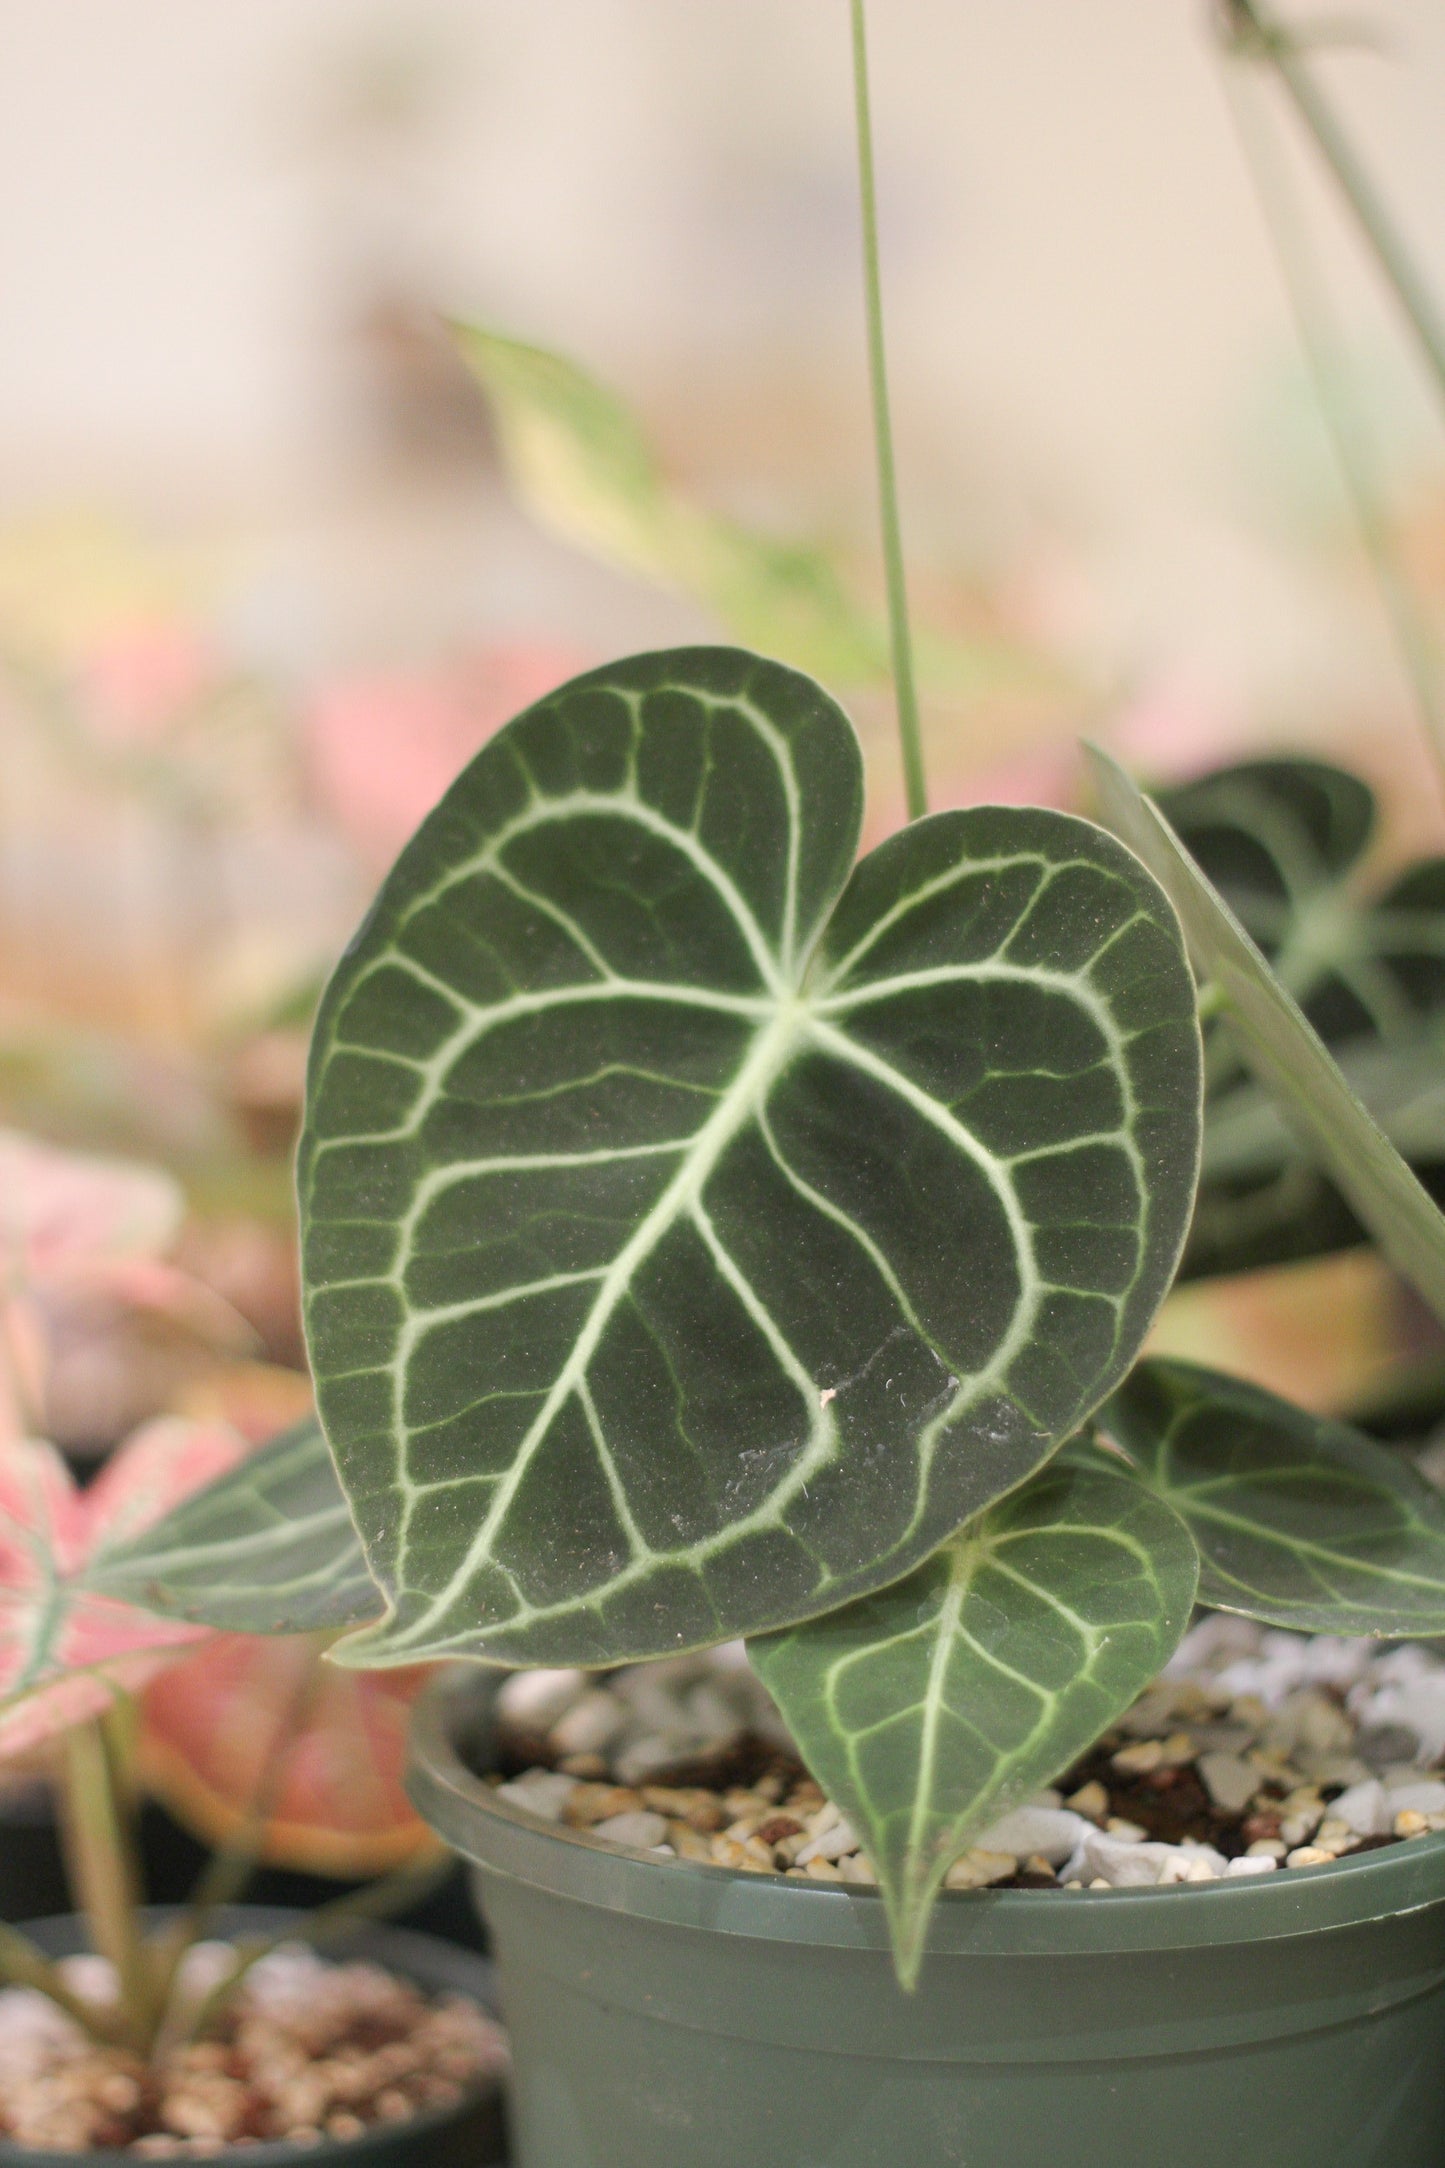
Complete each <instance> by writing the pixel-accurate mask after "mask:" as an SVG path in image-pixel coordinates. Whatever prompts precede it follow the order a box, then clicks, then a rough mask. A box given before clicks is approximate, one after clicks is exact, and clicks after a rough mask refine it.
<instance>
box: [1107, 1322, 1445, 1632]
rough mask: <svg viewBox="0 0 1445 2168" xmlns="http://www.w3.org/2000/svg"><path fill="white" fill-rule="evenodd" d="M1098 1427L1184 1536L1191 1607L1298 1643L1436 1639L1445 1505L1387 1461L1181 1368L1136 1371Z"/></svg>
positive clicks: (1237, 1386)
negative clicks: (1195, 1569)
mask: <svg viewBox="0 0 1445 2168" xmlns="http://www.w3.org/2000/svg"><path fill="white" fill-rule="evenodd" d="M1099 1420H1100V1427H1101V1429H1102V1431H1103V1433H1104V1435H1105V1436H1106V1437H1107V1438H1108V1439H1110V1440H1112V1441H1113V1443H1114V1445H1115V1446H1116V1447H1118V1448H1119V1449H1120V1450H1121V1451H1122V1452H1123V1453H1124V1454H1125V1456H1126V1457H1127V1459H1128V1462H1129V1464H1130V1466H1131V1467H1132V1468H1134V1469H1135V1470H1136V1471H1137V1472H1138V1474H1140V1475H1141V1476H1143V1477H1144V1479H1145V1480H1146V1481H1147V1482H1148V1483H1149V1484H1150V1486H1151V1488H1153V1489H1154V1490H1155V1491H1156V1492H1157V1494H1158V1495H1159V1496H1160V1497H1161V1498H1163V1499H1167V1501H1168V1502H1169V1504H1170V1505H1171V1506H1173V1508H1174V1509H1175V1511H1176V1512H1177V1513H1178V1514H1179V1516H1180V1518H1181V1520H1183V1521H1184V1522H1185V1524H1186V1525H1187V1527H1188V1528H1189V1530H1190V1533H1191V1534H1192V1535H1193V1537H1194V1540H1195V1542H1196V1543H1197V1544H1198V1546H1199V1552H1200V1557H1201V1560H1202V1565H1201V1569H1200V1580H1199V1597H1200V1601H1201V1602H1202V1603H1208V1604H1212V1605H1214V1606H1215V1608H1216V1609H1218V1610H1221V1611H1242V1612H1244V1613H1245V1614H1246V1616H1247V1617H1249V1618H1257V1619H1264V1620H1266V1621H1267V1622H1268V1623H1269V1624H1271V1625H1275V1626H1290V1627H1293V1628H1294V1629H1295V1630H1296V1631H1297V1632H1299V1633H1329V1634H1381V1635H1394V1634H1400V1635H1404V1634H1445V1503H1442V1501H1441V1499H1440V1497H1439V1496H1438V1494H1437V1493H1436V1492H1435V1491H1433V1490H1431V1489H1430V1488H1429V1487H1428V1485H1427V1484H1425V1483H1424V1482H1422V1481H1421V1479H1420V1477H1419V1476H1417V1475H1416V1473H1415V1471H1414V1470H1413V1468H1411V1467H1410V1466H1409V1464H1408V1463H1407V1462H1406V1461H1405V1460H1404V1459H1403V1457H1402V1456H1401V1455H1400V1454H1398V1453H1393V1452H1391V1451H1390V1450H1389V1449H1388V1448H1387V1447H1385V1446H1382V1445H1377V1444H1375V1442H1374V1440H1373V1439H1371V1438H1366V1437H1364V1436H1362V1435H1361V1433H1360V1432H1359V1431H1357V1430H1352V1429H1350V1428H1349V1427H1348V1426H1347V1425H1346V1424H1344V1423H1335V1422H1329V1421H1326V1420H1325V1419H1323V1418H1322V1417H1320V1416H1315V1415H1307V1414H1306V1413H1305V1412H1304V1410H1303V1409H1302V1408H1296V1407H1293V1406H1291V1404H1290V1402H1289V1401H1287V1400H1280V1399H1279V1398H1277V1396H1276V1395H1275V1394H1274V1393H1267V1392H1265V1391H1263V1390H1262V1389H1261V1388H1260V1387H1259V1386H1257V1385H1249V1384H1246V1383H1245V1381H1244V1379H1243V1378H1231V1377H1224V1376H1222V1375H1221V1374H1220V1373H1219V1372H1218V1371H1215V1370H1204V1369H1200V1368H1198V1367H1197V1366H1196V1365H1195V1364H1193V1363H1181V1362H1152V1361H1151V1362H1144V1363H1140V1364H1139V1366H1138V1368H1137V1369H1136V1370H1135V1371H1134V1372H1133V1373H1132V1375H1131V1376H1130V1377H1129V1378H1128V1379H1127V1380H1126V1382H1125V1383H1124V1384H1123V1385H1122V1386H1121V1387H1120V1389H1119V1391H1118V1392H1117V1393H1115V1395H1114V1397H1113V1399H1112V1400H1110V1402H1109V1403H1108V1406H1107V1407H1106V1408H1105V1409H1104V1411H1103V1414H1102V1415H1101V1417H1100V1419H1099Z"/></svg>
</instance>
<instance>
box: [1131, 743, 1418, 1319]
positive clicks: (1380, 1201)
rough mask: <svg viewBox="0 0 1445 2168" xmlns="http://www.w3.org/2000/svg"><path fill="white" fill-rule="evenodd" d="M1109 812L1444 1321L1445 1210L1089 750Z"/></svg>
mask: <svg viewBox="0 0 1445 2168" xmlns="http://www.w3.org/2000/svg"><path fill="white" fill-rule="evenodd" d="M1089 760H1090V766H1091V768H1092V770H1093V775H1094V782H1095V787H1096V788H1097V790H1098V793H1099V797H1100V801H1101V803H1102V806H1103V809H1104V814H1105V818H1106V819H1107V821H1108V823H1109V826H1110V827H1111V828H1113V830H1114V831H1115V833H1116V834H1117V835H1118V836H1119V837H1120V838H1121V839H1122V840H1123V841H1124V842H1125V843H1127V844H1128V845H1129V847H1130V848H1131V849H1132V850H1133V851H1135V852H1136V853H1137V855H1138V856H1139V857H1140V858H1141V859H1142V860H1143V862H1144V864H1145V865H1146V866H1148V867H1149V869H1150V871H1151V872H1152V873H1153V874H1154V875H1155V877H1156V878H1157V880H1158V881H1159V882H1160V884H1161V886H1162V887H1163V888H1164V889H1165V891H1166V893H1167V894H1168V896H1169V897H1170V900H1171V901H1172V902H1173V904H1174V907H1175V909H1176V910H1177V911H1178V913H1179V917H1180V920H1181V922H1182V924H1183V927H1184V935H1185V939H1186V941H1187V942H1188V944H1189V948H1190V951H1191V953H1192V955H1193V957H1194V961H1195V964H1196V966H1197V967H1198V969H1199V970H1200V971H1201V972H1202V973H1203V974H1204V975H1205V976H1206V977H1208V978H1209V979H1210V980H1211V981H1212V982H1213V984H1214V985H1215V987H1217V989H1218V990H1219V993H1220V995H1221V997H1222V999H1223V1001H1224V1004H1225V1013H1226V1015H1227V1017H1228V1020H1229V1024H1230V1027H1231V1030H1232V1031H1233V1034H1234V1036H1235V1039H1236V1040H1237V1042H1238V1045H1239V1048H1240V1051H1241V1053H1242V1054H1243V1055H1244V1057H1245V1060H1246V1061H1247V1062H1248V1064H1249V1066H1250V1068H1251V1069H1252V1070H1253V1071H1254V1072H1255V1074H1256V1075H1257V1076H1258V1077H1259V1079H1260V1081H1261V1083H1263V1084H1264V1085H1265V1086H1266V1088H1267V1089H1268V1090H1269V1091H1270V1092H1271V1093H1272V1094H1273V1095H1274V1097H1275V1098H1276V1100H1277V1101H1278V1103H1279V1105H1280V1107H1281V1109H1282V1111H1283V1112H1284V1115H1285V1119H1286V1120H1287V1121H1288V1123H1289V1124H1290V1127H1291V1128H1292V1129H1293V1130H1294V1132H1295V1134H1296V1135H1297V1136H1298V1138H1299V1139H1300V1142H1301V1143H1302V1144H1303V1145H1304V1147H1305V1148H1306V1149H1307V1150H1309V1151H1310V1152H1311V1153H1312V1154H1313V1156H1315V1157H1316V1158H1318V1159H1319V1160H1320V1161H1321V1162H1322V1163H1323V1165H1324V1166H1325V1167H1326V1169H1327V1170H1328V1172H1329V1174H1330V1175H1331V1177H1332V1178H1333V1180H1334V1181H1335V1182H1336V1183H1337V1184H1338V1186H1339V1188H1340V1189H1341V1191H1342V1192H1343V1193H1344V1195H1345V1197H1346V1198H1347V1199H1348V1200H1349V1203H1350V1204H1351V1205H1352V1206H1353V1208H1354V1210H1355V1212H1356V1213H1357V1214H1358V1215H1359V1218H1360V1219H1361V1220H1362V1221H1363V1223H1364V1224H1365V1226H1366V1227H1368V1228H1369V1230H1370V1232H1371V1233H1372V1234H1373V1235H1374V1237H1375V1240H1376V1241H1377V1242H1378V1243H1379V1245H1380V1248H1381V1249H1382V1250H1383V1251H1384V1253H1385V1255H1386V1256H1387V1257H1388V1258H1389V1260H1390V1262H1391V1263H1392V1264H1393V1265H1394V1266H1395V1268H1396V1270H1397V1271H1399V1272H1401V1273H1403V1274H1404V1275H1405V1277H1406V1278H1407V1279H1409V1280H1411V1281H1412V1282H1413V1283H1414V1285H1415V1286H1416V1287H1417V1288H1418V1289H1419V1291H1420V1293H1421V1294H1422V1295H1423V1296H1424V1297H1425V1299H1426V1301H1427V1302H1428V1303H1429V1304H1430V1306H1431V1308H1432V1309H1433V1310H1434V1311H1435V1312H1436V1314H1437V1316H1439V1317H1441V1318H1445V1217H1442V1215H1441V1213H1440V1210H1439V1207H1438V1206H1437V1205H1436V1204H1435V1203H1434V1202H1433V1200H1432V1199H1431V1197H1430V1195H1429V1193H1428V1192H1427V1191H1426V1190H1425V1189H1424V1187H1423V1186H1422V1185H1421V1183H1420V1181H1419V1180H1418V1178H1417V1177H1416V1176H1415V1175H1414V1174H1412V1173H1411V1171H1410V1169H1409V1167H1408V1166H1407V1165H1406V1164H1405V1161H1404V1160H1403V1159H1402V1158H1401V1157H1400V1154H1399V1153H1398V1152H1397V1151H1396V1149H1395V1147H1394V1145H1393V1144H1391V1142H1390V1140H1389V1138H1388V1137H1387V1136H1386V1135H1385V1133H1384V1131H1383V1130H1382V1129H1381V1128H1380V1126H1379V1124H1378V1123H1377V1122H1376V1121H1375V1120H1374V1118H1373V1117H1372V1116H1371V1115H1370V1114H1369V1113H1368V1112H1367V1110H1366V1109H1365V1107H1364V1106H1363V1105H1362V1104H1361V1102H1360V1100H1359V1099H1358V1098H1357V1097H1356V1096H1355V1094H1354V1092H1352V1091H1351V1089H1350V1087H1349V1085H1348V1084H1347V1083H1346V1081H1345V1079H1344V1077H1343V1076H1342V1075H1341V1073H1340V1070H1339V1067H1338V1065H1337V1064H1336V1063H1335V1061H1334V1060H1333V1059H1332V1057H1331V1055H1330V1053H1329V1050H1328V1049H1327V1047H1326V1046H1325V1044H1324V1042H1323V1041H1322V1040H1321V1038H1320V1037H1319V1035H1318V1033H1317V1032H1316V1031H1315V1030H1314V1028H1313V1027H1312V1026H1311V1024H1310V1023H1309V1022H1308V1020H1307V1018H1306V1017H1305V1016H1304V1014H1303V1012H1302V1011H1301V1009H1300V1008H1299V1005H1298V1004H1297V1002H1296V1001H1295V1000H1294V999H1293V997H1292V996H1291V995H1290V994H1289V993H1288V992H1287V991H1286V989H1285V988H1284V987H1283V986H1282V985H1281V984H1280V982H1279V980H1278V979H1277V978H1276V977H1275V976H1274V974H1273V972H1272V971H1271V970H1270V968H1269V965H1268V964H1267V963H1266V962H1265V959H1264V957H1263V956H1262V955H1261V954H1260V952H1259V950H1258V949H1257V948H1256V947H1255V945H1254V943H1253V941H1251V939H1250V938H1249V935H1248V934H1247V933H1246V932H1245V930H1244V928H1243V927H1242V926H1241V925H1240V923H1239V921H1238V919H1237V918H1235V916H1234V914H1233V912H1232V911H1231V910H1230V909H1229V907H1228V905H1227V904H1226V903H1225V902H1224V900H1223V899H1222V897H1221V896H1220V895H1219V894H1218V892H1217V891H1216V890H1215V889H1214V888H1213V887H1211V885H1210V883H1209V882H1208V880H1206V878H1205V876H1204V875H1203V873H1201V872H1200V870H1199V867H1198V866H1197V865H1196V864H1195V862H1194V860H1193V859H1192V858H1191V857H1190V856H1189V853H1188V852H1187V851H1186V850H1185V849H1184V847H1183V845H1182V844H1181V843H1180V842H1179V840H1178V838H1177V837H1176V836H1175V835H1174V833H1173V831H1172V830H1171V829H1170V827H1169V825H1168V823H1167V822H1166V821H1165V820H1164V818H1163V816H1162V815H1161V814H1160V812H1159V811H1158V808H1157V807H1156V806H1154V805H1153V804H1151V802H1150V801H1149V799H1147V798H1146V797H1144V796H1143V794H1142V793H1141V792H1140V791H1139V790H1137V789H1136V787H1135V786H1134V784H1133V783H1132V782H1131V781H1130V780H1129V778H1128V776H1127V775H1126V774H1125V773H1124V771H1123V769H1122V768H1120V767H1119V766H1118V765H1117V763H1116V762H1114V761H1112V760H1111V759H1110V758H1109V756H1108V755H1107V754H1106V753H1101V752H1100V751H1098V749H1097V748H1095V747H1091V748H1090V749H1089Z"/></svg>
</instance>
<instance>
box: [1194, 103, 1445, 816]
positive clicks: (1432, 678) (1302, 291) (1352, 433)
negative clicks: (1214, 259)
mask: <svg viewBox="0 0 1445 2168" xmlns="http://www.w3.org/2000/svg"><path fill="white" fill-rule="evenodd" d="M1228 87H1229V90H1230V100H1229V103H1230V110H1231V112H1232V113H1233V116H1234V122H1235V127H1236V130H1237V132H1238V135H1239V141H1240V146H1241V148H1242V150H1243V153H1244V159H1245V163H1246V165H1247V166H1248V168H1249V171H1250V176H1251V178H1252V180H1253V182H1254V189H1255V194H1256V196H1257V197H1258V199H1259V206H1260V210H1261V213H1262V215H1263V218H1264V223H1265V226H1266V228H1267V230H1268V232H1269V236H1270V240H1271V242H1272V244H1273V247H1274V252H1275V256H1276V259H1277V261H1278V263H1279V269H1280V275H1281V278H1282V280H1283V282H1284V288H1285V292H1286V294H1287V296H1288V299H1289V304H1290V309H1291V311H1292V313H1293V316H1294V320H1295V328H1296V330H1297V332H1298V334H1299V341H1300V346H1301V348H1302V350H1303V353H1304V357H1305V362H1306V365H1307V367H1308V369H1309V372H1310V377H1311V380H1312V382H1313V385H1314V391H1315V397H1316V400H1317V402H1318V404H1319V409H1320V415H1321V418H1322V420H1323V422H1324V425H1325V428H1326V430H1327V432H1328V434H1329V437H1330V440H1331V443H1332V445H1333V448H1334V453H1335V459H1336V462H1337V464H1338V466H1339V470H1340V475H1341V478H1342V479H1343V481H1344V485H1345V492H1346V495H1347V496H1348V497H1349V500H1350V505H1351V509H1352V510H1353V513H1354V518H1355V525H1356V527H1357V529H1358V531H1359V537H1360V543H1361V546H1362V548H1363V550H1364V553H1365V556H1366V558H1367V560H1368V562H1369V565H1370V569H1371V572H1372V573H1373V575H1374V579H1375V584H1376V586H1377V588H1378V589H1379V593H1380V600H1381V602H1382V604H1383V606H1384V610H1385V614H1386V616H1387V618H1388V619H1389V622H1390V627H1391V630H1392V632H1393V634H1394V637H1395V644H1396V646H1397V648H1398V649H1399V653H1400V660H1401V663H1402V664H1403V666H1404V670H1405V675H1406V677H1407V678H1408V679H1409V682H1410V687H1411V690H1412V692H1413V694H1414V697H1415V704H1416V707H1417V709H1418V710H1419V716H1420V722H1421V725H1422V727H1423V729H1424V732H1425V736H1426V739H1427V740H1428V742H1429V745H1430V748H1431V751H1432V752H1433V754H1434V756H1435V760H1436V762H1437V765H1438V766H1439V768H1440V772H1441V779H1442V787H1445V695H1442V691H1441V682H1440V668H1439V656H1438V654H1437V652H1436V647H1435V642H1434V639H1433V637H1432V634H1431V629H1430V625H1429V623H1428V620H1427V619H1426V616H1425V613H1424V611H1423V609H1422V608H1421V606H1420V603H1419V600H1418V598H1417V596H1416V594H1415V591H1414V589H1413V587H1412V586H1411V584H1410V580H1409V577H1408V575H1407V574H1406V573H1405V572H1404V570H1403V569H1402V567H1401V566H1400V564H1399V563H1398V562H1397V559H1396V553H1395V548H1394V543H1393V540H1392V538H1391V534H1390V529H1389V523H1388V521H1387V519H1386V517H1385V514H1384V511H1383V509H1382V507H1381V504H1380V498H1379V492H1378V489H1377V487H1376V474H1375V462H1374V458H1373V454H1372V448H1371V446H1370V444H1369V431H1368V427H1367V425H1366V422H1365V419H1364V416H1363V414H1362V413H1361V412H1360V410H1359V406H1358V403H1357V401H1356V400H1355V398H1354V396H1353V394H1352V392H1351V389H1350V385H1349V382H1348V379H1347V377H1346V375H1345V373H1344V371H1343V369H1342V368H1341V366H1340V360H1341V353H1342V342H1341V340H1340V337H1339V334H1338V332H1337V330H1336V327H1335V324H1334V320H1333V317H1332V314H1331V310H1330V305H1329V301H1328V298H1327V296H1326V292H1325V287H1324V282H1323V280H1322V278H1321V276H1320V272H1319V266H1318V264H1317V263H1316V262H1315V260H1314V257H1313V254H1312V251H1311V249H1310V245H1309V240H1308V237H1307V234H1306V230H1305V226H1304V221H1303V219H1302V218H1301V216H1300V213H1299V207H1298V205H1297V203H1296V202H1295V200H1294V197H1293V195H1292V192H1291V189H1290V185H1289V181H1288V178H1287V176H1286V173H1285V170H1284V164H1283V161H1282V159H1281V158H1280V157H1279V155H1278V152H1277V149H1276V147H1275V145H1274V144H1273V143H1272V142H1271V141H1270V140H1269V137H1268V136H1267V134H1266V131H1265V128H1264V127H1263V125H1262V124H1261V116H1260V115H1258V114H1257V113H1256V112H1255V111H1254V110H1253V108H1252V106H1251V104H1250V103H1249V101H1248V98H1247V91H1248V86H1247V85H1240V86H1235V85H1233V84H1229V86H1228Z"/></svg>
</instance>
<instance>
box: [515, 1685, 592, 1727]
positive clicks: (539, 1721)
mask: <svg viewBox="0 0 1445 2168" xmlns="http://www.w3.org/2000/svg"><path fill="white" fill-rule="evenodd" d="M586 1683H587V1674H586V1673H585V1672H583V1671H514V1672H513V1673H512V1675H511V1677H510V1678H508V1679H504V1680H503V1682H502V1684H501V1685H500V1686H499V1687H498V1689H497V1710H498V1713H499V1714H500V1715H502V1716H504V1717H505V1718H506V1719H507V1722H508V1723H509V1724H520V1725H524V1726H526V1727H527V1728H528V1729H529V1730H532V1731H550V1730H551V1729H552V1726H553V1725H554V1724H555V1723H556V1721H557V1719H558V1717H559V1716H561V1715H562V1714H563V1713H564V1712H565V1711H566V1710H568V1709H570V1708H571V1706H572V1704H573V1702H574V1701H576V1700H578V1699H579V1697H580V1696H581V1694H582V1692H583V1689H584V1688H585V1686H586Z"/></svg>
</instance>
